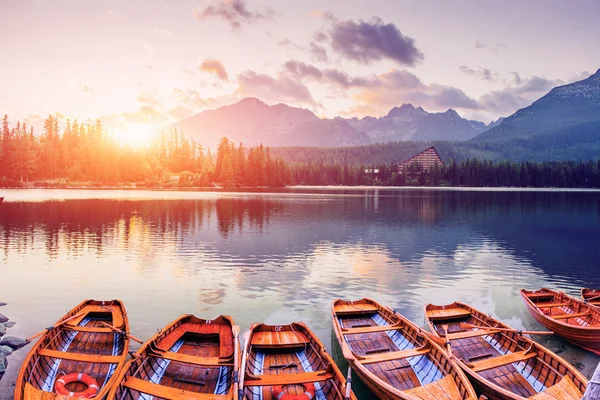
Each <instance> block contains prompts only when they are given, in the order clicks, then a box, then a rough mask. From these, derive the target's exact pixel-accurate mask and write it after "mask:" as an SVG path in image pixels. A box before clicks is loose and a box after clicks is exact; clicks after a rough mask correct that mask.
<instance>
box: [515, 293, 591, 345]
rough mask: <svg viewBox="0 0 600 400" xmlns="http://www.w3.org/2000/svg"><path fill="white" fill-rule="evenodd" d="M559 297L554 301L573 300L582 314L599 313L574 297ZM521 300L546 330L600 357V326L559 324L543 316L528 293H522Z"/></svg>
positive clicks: (561, 295)
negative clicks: (585, 312)
mask: <svg viewBox="0 0 600 400" xmlns="http://www.w3.org/2000/svg"><path fill="white" fill-rule="evenodd" d="M559 295H560V296H557V297H555V300H554V301H556V302H561V301H565V300H572V301H573V302H574V303H575V304H577V307H578V309H579V310H580V311H582V312H583V311H585V310H586V309H589V310H591V312H592V313H593V314H597V313H598V312H599V311H598V310H596V309H595V308H594V307H590V306H588V305H586V304H585V303H583V302H581V301H579V300H577V299H574V298H572V297H569V296H567V295H565V294H563V293H561V294H559ZM521 298H522V299H523V303H524V304H525V308H527V311H529V313H530V314H531V316H532V317H533V318H534V319H535V320H536V321H537V322H539V323H540V324H542V325H544V326H545V327H546V328H548V329H549V330H551V331H552V332H554V333H555V334H557V335H558V336H560V337H562V338H564V339H565V340H567V341H568V342H570V343H572V344H574V345H576V346H579V347H582V348H583V349H585V350H588V351H590V352H592V353H594V354H597V355H600V324H599V325H598V326H595V327H594V326H585V327H584V326H578V325H572V324H567V323H563V322H559V321H557V320H555V319H553V318H550V317H548V316H546V315H543V314H541V313H540V311H539V309H538V308H537V307H536V306H535V305H534V304H533V303H532V302H531V301H530V299H529V298H528V297H527V296H526V292H523V291H521ZM579 303H580V304H579Z"/></svg>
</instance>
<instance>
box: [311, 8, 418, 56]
mask: <svg viewBox="0 0 600 400" xmlns="http://www.w3.org/2000/svg"><path fill="white" fill-rule="evenodd" d="M328 19H329V20H330V21H331V22H332V25H331V29H330V30H329V32H327V33H324V32H319V33H318V34H317V36H316V37H315V40H314V41H313V42H311V53H313V55H319V56H321V57H322V58H325V57H324V54H323V50H324V47H323V46H322V45H321V44H322V43H328V44H329V45H330V46H331V48H332V50H333V51H334V52H335V53H336V54H338V55H339V56H341V57H342V58H345V59H348V60H352V61H356V62H358V63H361V64H370V63H372V62H373V61H380V60H384V59H388V60H392V61H394V62H396V63H397V64H400V65H410V66H413V65H416V64H417V63H418V62H419V61H421V60H422V59H423V57H424V56H423V53H422V52H421V50H419V49H418V48H417V46H416V44H415V41H414V39H412V38H411V37H408V36H405V35H403V34H402V32H400V30H399V29H398V28H397V27H396V25H394V24H391V23H390V24H385V23H384V22H383V21H382V20H381V18H377V17H376V18H374V19H373V20H371V21H370V22H367V21H362V20H360V21H358V22H355V21H353V20H345V21H342V20H338V19H336V18H335V17H333V16H332V15H331V16H329V17H328ZM320 43H321V44H320ZM313 50H314V51H313ZM325 54H326V53H325Z"/></svg>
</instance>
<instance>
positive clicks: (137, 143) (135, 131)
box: [119, 124, 155, 148]
mask: <svg viewBox="0 0 600 400" xmlns="http://www.w3.org/2000/svg"><path fill="white" fill-rule="evenodd" d="M154 134H155V128H154V127H153V126H152V125H148V124H128V125H127V127H126V128H124V129H123V131H122V132H121V133H120V135H119V141H120V142H121V143H122V144H126V145H129V146H131V147H136V148H140V147H145V146H147V145H149V144H150V143H151V141H152V139H153V138H154Z"/></svg>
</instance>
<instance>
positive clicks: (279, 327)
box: [275, 325, 283, 332]
mask: <svg viewBox="0 0 600 400" xmlns="http://www.w3.org/2000/svg"><path fill="white" fill-rule="evenodd" d="M282 329H283V327H282V326H281V325H277V326H276V327H275V332H281V330H282Z"/></svg>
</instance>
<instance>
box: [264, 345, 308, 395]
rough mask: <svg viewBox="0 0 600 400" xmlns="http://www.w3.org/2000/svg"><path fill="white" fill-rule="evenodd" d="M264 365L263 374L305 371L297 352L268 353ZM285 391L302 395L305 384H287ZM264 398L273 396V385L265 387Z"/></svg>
mask: <svg viewBox="0 0 600 400" xmlns="http://www.w3.org/2000/svg"><path fill="white" fill-rule="evenodd" d="M263 365H264V369H263V371H262V374H263V375H279V374H298V373H302V372H304V368H302V364H301V363H300V359H298V357H297V356H296V354H295V353H273V354H266V355H265V361H264V364H263ZM285 391H286V393H288V394H291V395H300V394H302V393H304V386H302V385H286V387H285ZM263 398H265V399H270V398H272V394H271V386H265V387H263Z"/></svg>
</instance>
